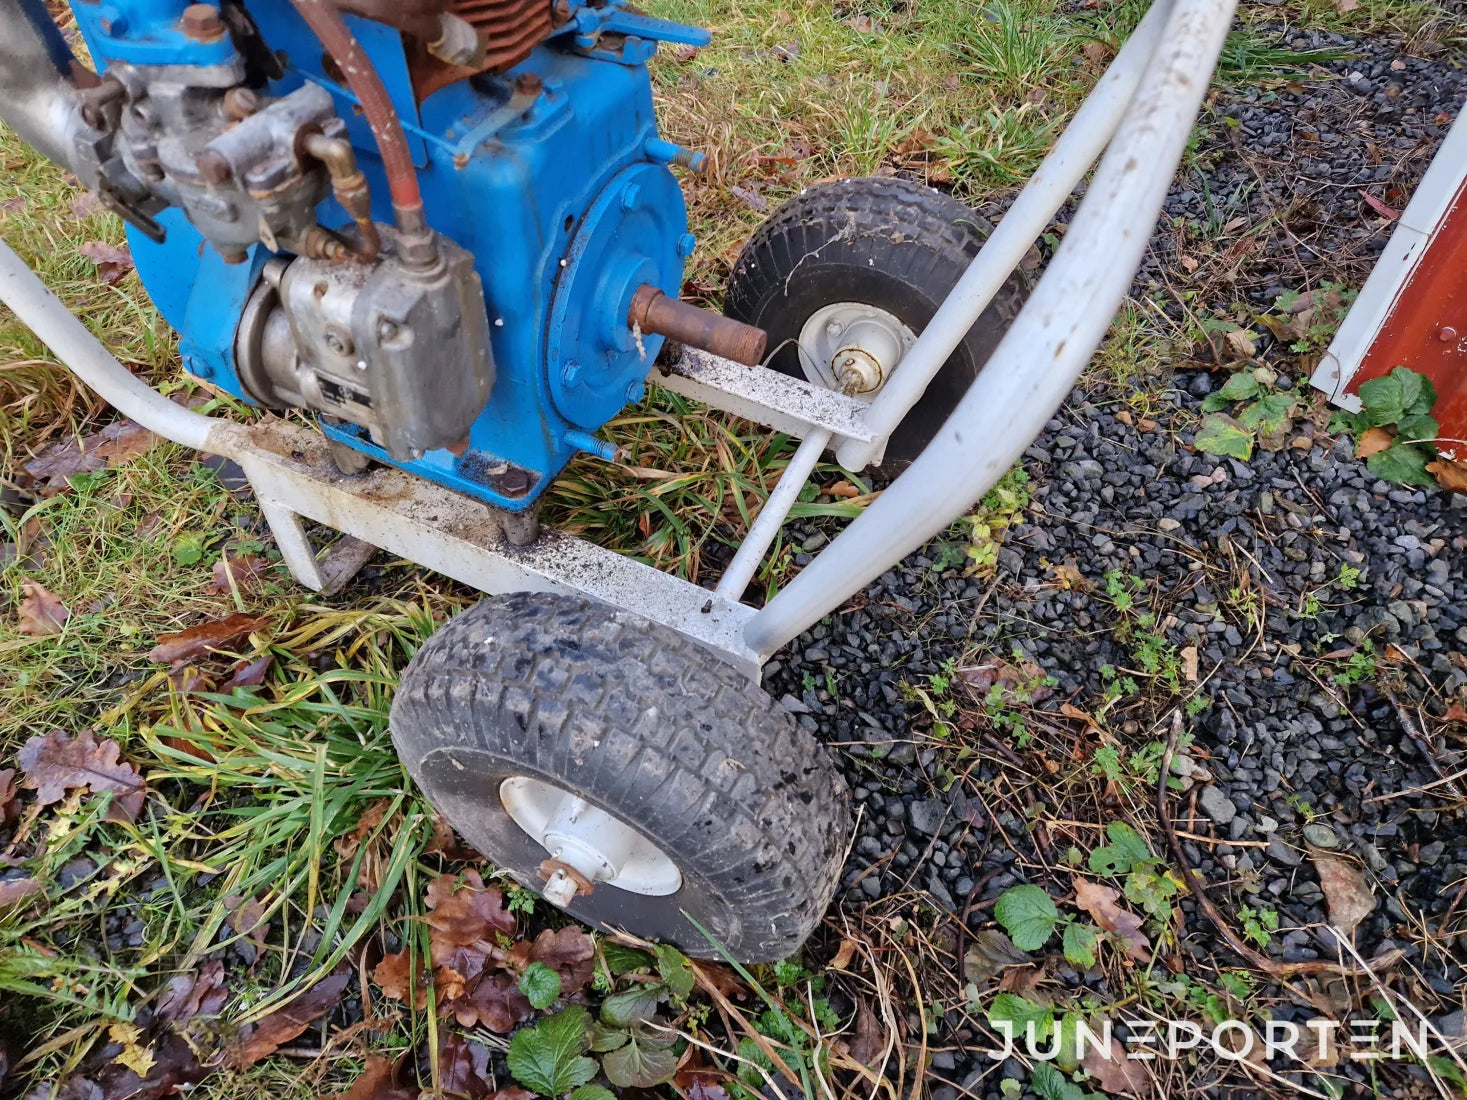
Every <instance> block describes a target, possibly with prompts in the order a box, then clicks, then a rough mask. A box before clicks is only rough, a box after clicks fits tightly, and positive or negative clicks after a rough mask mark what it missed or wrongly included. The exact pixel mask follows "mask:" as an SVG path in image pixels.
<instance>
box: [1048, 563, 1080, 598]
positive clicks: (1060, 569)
mask: <svg viewBox="0 0 1467 1100" xmlns="http://www.w3.org/2000/svg"><path fill="white" fill-rule="evenodd" d="M1049 571H1050V572H1051V573H1053V574H1054V579H1055V582H1056V583H1057V584H1058V585H1059V586H1060V587H1061V588H1063V589H1065V590H1066V591H1068V590H1070V589H1082V590H1083V589H1086V588H1089V587H1090V582H1089V581H1087V580H1086V579H1085V574H1084V573H1081V572H1080V570H1079V569H1077V568H1076V567H1075V565H1074V564H1073V563H1072V562H1061V563H1060V564H1059V565H1051V566H1050V567H1049Z"/></svg>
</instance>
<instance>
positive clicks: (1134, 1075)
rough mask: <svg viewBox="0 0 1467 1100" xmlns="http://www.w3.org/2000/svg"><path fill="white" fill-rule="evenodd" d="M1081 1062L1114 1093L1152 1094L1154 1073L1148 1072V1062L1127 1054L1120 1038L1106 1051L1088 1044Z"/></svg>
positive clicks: (1099, 1081) (1116, 1094)
mask: <svg viewBox="0 0 1467 1100" xmlns="http://www.w3.org/2000/svg"><path fill="white" fill-rule="evenodd" d="M1080 1065H1082V1066H1083V1067H1084V1068H1085V1069H1087V1070H1088V1071H1089V1072H1090V1075H1091V1076H1092V1077H1094V1078H1095V1081H1096V1083H1097V1084H1098V1085H1100V1087H1101V1088H1103V1089H1104V1090H1105V1091H1106V1092H1108V1093H1110V1094H1111V1095H1112V1096H1143V1095H1144V1096H1150V1095H1151V1094H1152V1091H1153V1089H1152V1081H1151V1075H1150V1074H1149V1073H1147V1072H1146V1063H1145V1062H1142V1061H1139V1060H1133V1059H1131V1058H1128V1057H1126V1048H1125V1046H1124V1045H1123V1044H1122V1043H1121V1041H1120V1040H1119V1039H1114V1038H1113V1039H1111V1041H1110V1045H1109V1046H1108V1047H1107V1048H1106V1049H1105V1050H1099V1049H1097V1048H1096V1047H1095V1046H1093V1045H1088V1044H1087V1046H1086V1050H1085V1057H1084V1058H1083V1059H1081V1061H1080Z"/></svg>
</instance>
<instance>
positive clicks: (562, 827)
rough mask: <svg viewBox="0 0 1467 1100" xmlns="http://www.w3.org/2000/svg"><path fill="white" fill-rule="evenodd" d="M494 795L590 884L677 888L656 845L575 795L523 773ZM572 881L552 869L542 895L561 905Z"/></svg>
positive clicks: (676, 877)
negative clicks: (497, 794) (552, 872)
mask: <svg viewBox="0 0 1467 1100" xmlns="http://www.w3.org/2000/svg"><path fill="white" fill-rule="evenodd" d="M499 800H500V801H501V802H502V803H503V804H504V809H505V812H506V813H508V814H509V816H510V817H511V818H512V819H513V820H514V823H515V824H516V825H518V826H519V827H520V828H521V829H523V830H524V831H525V832H526V833H527V834H528V835H529V836H530V837H531V839H533V840H534V841H535V843H537V844H539V845H540V847H542V848H544V849H545V851H546V852H548V853H549V855H550V859H552V860H554V861H556V862H559V863H562V864H565V866H566V867H569V868H571V869H572V870H574V871H575V872H576V874H578V875H580V876H581V877H582V878H584V879H585V880H586V881H587V882H590V883H591V884H592V885H597V884H601V883H605V884H606V885H608V886H615V887H616V888H617V889H619V890H626V891H627V892H628V893H632V894H647V895H650V896H653V897H664V896H666V895H668V894H675V893H677V892H678V890H680V889H682V885H683V876H682V872H681V871H679V870H678V868H677V864H675V863H673V861H672V860H671V859H670V858H668V856H667V854H666V853H665V852H663V851H662V849H661V848H659V847H658V846H657V845H656V844H654V843H652V841H650V840H648V839H647V838H646V837H645V836H643V835H642V834H641V833H639V832H637V830H635V829H633V828H632V827H631V826H630V825H627V824H626V823H625V822H622V821H620V820H618V819H617V818H615V817H613V816H612V815H611V814H609V813H607V812H606V811H605V810H602V809H599V808H597V807H596V806H593V805H591V804H590V803H589V802H587V801H586V800H585V799H584V798H581V797H580V796H579V795H576V794H572V793H571V792H570V791H567V790H564V789H562V788H560V787H557V786H555V785H554V784H552V783H545V782H542V781H541V780H539V779H531V778H529V777H528V776H523V775H515V776H510V778H508V779H506V780H505V781H504V782H503V783H501V784H500V785H499ZM576 889H577V883H576V882H575V880H574V878H573V877H572V876H571V875H568V874H566V873H565V872H564V871H556V873H555V874H554V875H552V876H551V879H550V881H549V882H547V883H546V885H545V889H544V891H543V893H544V895H545V900H546V901H548V902H550V903H551V904H553V905H558V906H560V907H561V908H564V907H565V906H566V905H568V904H569V903H570V900H571V899H572V898H573V897H575V895H576Z"/></svg>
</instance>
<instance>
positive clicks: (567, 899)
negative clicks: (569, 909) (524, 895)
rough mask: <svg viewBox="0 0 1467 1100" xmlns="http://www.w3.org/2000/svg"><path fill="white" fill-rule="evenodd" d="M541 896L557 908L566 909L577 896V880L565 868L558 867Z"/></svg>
mask: <svg viewBox="0 0 1467 1100" xmlns="http://www.w3.org/2000/svg"><path fill="white" fill-rule="evenodd" d="M540 893H541V896H543V897H544V898H545V900H546V901H548V902H549V903H550V904H551V905H553V906H555V907H556V908H557V909H564V908H565V907H566V906H567V905H569V904H570V903H571V902H572V901H574V900H575V897H576V884H575V880H574V879H572V878H571V877H570V875H568V874H566V873H565V868H563V867H557V868H556V869H555V873H554V874H552V875H551V876H550V878H549V880H548V881H547V882H546V883H545V889H544V890H542V891H541V892H540Z"/></svg>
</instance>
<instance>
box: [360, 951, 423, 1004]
mask: <svg viewBox="0 0 1467 1100" xmlns="http://www.w3.org/2000/svg"><path fill="white" fill-rule="evenodd" d="M372 980H373V981H374V982H376V983H377V987H378V988H379V989H381V990H382V996H384V997H387V998H390V999H391V1000H394V1001H407V1000H408V999H409V996H411V998H412V1006H413V1008H415V1009H417V1010H418V1011H419V1012H421V1011H422V1010H423V1009H425V1008H427V1007H428V984H429V983H428V972H427V969H426V968H425V967H422V966H419V967H418V968H417V972H416V973H414V971H413V954H412V952H411V951H399V952H397V953H396V954H395V955H383V956H382V961H381V962H379V963H378V964H377V965H376V967H375V968H374V969H373V970H372Z"/></svg>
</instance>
